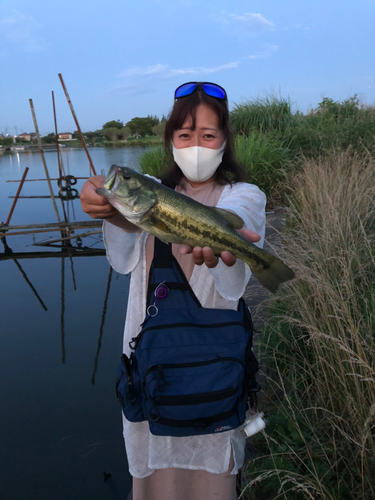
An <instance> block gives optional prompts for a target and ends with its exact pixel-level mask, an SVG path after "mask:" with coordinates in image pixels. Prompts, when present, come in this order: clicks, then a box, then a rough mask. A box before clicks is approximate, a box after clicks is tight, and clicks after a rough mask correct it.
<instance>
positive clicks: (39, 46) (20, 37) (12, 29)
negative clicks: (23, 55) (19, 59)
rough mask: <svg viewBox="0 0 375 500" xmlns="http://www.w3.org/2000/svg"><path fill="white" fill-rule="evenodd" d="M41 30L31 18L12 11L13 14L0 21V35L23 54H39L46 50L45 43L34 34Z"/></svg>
mask: <svg viewBox="0 0 375 500" xmlns="http://www.w3.org/2000/svg"><path fill="white" fill-rule="evenodd" d="M40 28H41V25H40V24H38V23H37V22H36V21H35V20H34V19H33V18H32V17H31V16H25V15H24V14H22V13H21V12H18V11H13V14H12V15H11V16H8V17H4V18H2V19H0V35H1V34H2V35H4V36H5V39H6V40H8V41H9V42H11V43H13V44H15V45H19V46H21V47H22V49H23V50H24V51H25V52H40V51H41V50H44V49H45V48H46V43H45V41H44V40H43V39H42V38H41V37H39V36H38V35H37V34H36V31H37V30H38V29H40Z"/></svg>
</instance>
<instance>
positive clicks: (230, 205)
mask: <svg viewBox="0 0 375 500" xmlns="http://www.w3.org/2000/svg"><path fill="white" fill-rule="evenodd" d="M217 207H218V208H223V209H225V210H230V211H232V212H234V213H236V214H237V215H238V216H239V217H241V219H242V220H243V221H244V225H245V227H246V228H247V229H251V230H252V231H255V232H256V233H258V234H259V235H260V237H261V239H260V241H259V242H257V243H255V245H257V246H258V247H260V248H263V244H264V235H265V230H266V212H265V207H266V196H265V194H264V193H263V191H261V190H260V189H259V188H258V187H257V186H255V185H254V184H247V183H244V182H240V183H238V184H234V185H233V186H232V187H231V186H226V187H225V188H224V190H223V193H222V195H221V197H220V200H219V202H218V204H217ZM209 271H210V274H211V276H212V277H213V279H214V280H215V286H216V289H217V291H218V292H219V293H220V295H221V296H222V297H223V298H225V299H227V300H238V299H239V298H240V297H242V295H243V293H244V291H245V288H246V285H247V283H248V281H249V279H250V276H251V271H250V268H249V266H248V265H247V264H245V263H244V262H243V261H241V260H240V259H237V261H236V263H235V265H234V266H232V267H228V266H226V265H225V264H224V263H223V261H222V260H219V263H218V265H217V266H216V267H215V268H213V269H209Z"/></svg>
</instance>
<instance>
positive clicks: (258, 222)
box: [103, 182, 266, 478]
mask: <svg viewBox="0 0 375 500" xmlns="http://www.w3.org/2000/svg"><path fill="white" fill-rule="evenodd" d="M265 204H266V197H265V195H264V193H263V192H262V191H260V189H259V188H258V187H257V186H254V185H253V184H247V183H244V182H240V183H237V184H233V186H230V185H227V186H225V188H224V189H223V192H222V194H221V196H220V199H219V202H218V204H217V205H216V206H217V207H219V208H223V209H226V210H230V211H232V212H235V213H236V214H237V215H239V216H240V217H241V218H242V219H243V221H244V224H245V227H246V228H248V229H251V230H253V231H255V232H256V233H258V234H259V235H260V236H261V240H260V241H259V242H258V243H256V244H257V245H258V246H259V247H263V242H264V234H265V226H266V216H265ZM103 233H104V244H105V247H106V250H107V258H108V261H109V263H110V264H111V266H112V267H113V269H114V270H115V271H117V272H119V273H121V274H128V273H130V272H131V273H132V275H131V280H130V288H129V299H128V308H127V314H126V321H125V330H124V344H123V352H124V353H126V354H127V355H129V354H130V352H131V349H130V347H129V342H130V341H131V339H132V338H133V337H135V336H136V335H138V333H139V331H140V324H141V323H142V321H143V319H144V316H145V310H144V307H145V304H146V293H147V289H146V257H145V243H146V239H147V236H148V233H146V232H145V231H141V230H139V231H137V232H136V233H126V232H125V231H123V230H122V229H120V228H118V227H116V226H114V225H112V224H110V222H108V221H104V224H103ZM250 276H251V271H250V268H249V266H248V265H247V264H245V263H244V262H242V261H241V260H239V259H237V261H236V264H235V265H234V266H232V267H227V266H226V265H225V264H224V263H223V262H222V261H221V260H219V264H218V265H217V266H216V267H215V268H214V269H208V268H207V267H206V266H205V265H204V264H203V265H202V266H195V268H194V271H193V274H192V276H191V279H190V286H191V287H192V289H193V291H194V293H195V294H196V296H197V297H198V300H199V301H200V303H201V304H202V306H203V307H209V308H223V309H236V308H237V305H238V299H239V298H240V297H241V296H242V295H243V293H244V291H245V287H246V285H247V283H248V281H249V279H250ZM142 305H144V307H143V306H142ZM123 424H124V439H125V447H126V453H127V457H128V463H129V471H130V474H131V475H132V476H134V477H137V478H143V477H147V476H149V475H150V474H152V473H153V471H154V470H155V469H165V468H170V467H177V468H184V469H192V470H195V469H202V470H206V471H208V472H212V473H217V474H220V473H223V472H226V471H228V468H229V461H230V456H231V453H232V451H233V459H234V468H233V470H232V471H231V474H237V472H238V470H239V469H240V467H241V466H242V465H243V460H244V446H245V440H244V438H243V437H242V436H241V434H240V432H239V431H238V429H234V430H231V431H228V432H223V433H220V434H207V435H203V436H189V437H171V436H168V437H166V436H154V435H153V434H151V433H150V430H149V425H148V422H139V423H133V422H129V421H127V420H126V418H125V417H123Z"/></svg>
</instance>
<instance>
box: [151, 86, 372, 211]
mask: <svg viewBox="0 0 375 500" xmlns="http://www.w3.org/2000/svg"><path fill="white" fill-rule="evenodd" d="M231 124H232V129H233V132H234V137H235V144H234V145H235V153H236V156H237V159H238V161H239V163H240V164H241V165H242V166H243V167H244V168H245V170H246V173H247V180H248V182H251V183H254V184H257V185H258V186H259V187H260V188H261V189H262V190H263V191H264V192H265V193H266V195H267V196H271V197H274V196H275V197H276V199H277V200H279V202H280V201H281V202H282V201H284V200H285V196H286V195H287V194H288V193H289V192H290V189H293V186H292V183H291V180H292V179H293V176H294V174H295V171H296V170H298V169H299V168H300V165H301V162H302V158H304V157H307V158H315V159H319V157H320V156H321V155H322V154H323V155H324V154H325V151H330V150H332V149H335V150H346V151H348V154H350V152H353V153H354V152H355V154H356V155H357V156H358V155H359V156H362V157H364V156H366V155H368V154H370V155H373V156H375V108H374V107H373V106H365V105H362V104H361V103H360V102H359V100H358V99H357V97H356V96H353V97H351V98H349V99H346V100H344V101H342V102H336V101H333V100H332V99H329V98H324V99H323V100H322V102H321V103H320V104H319V106H318V107H317V108H316V109H315V110H311V111H310V112H309V113H305V114H304V113H301V112H299V111H297V112H293V110H292V105H291V102H290V101H289V100H288V99H284V98H282V97H278V96H272V95H271V96H268V97H266V98H264V99H261V98H257V99H254V100H252V101H248V102H244V103H242V104H240V105H237V106H235V107H234V109H233V110H232V112H231ZM349 148H350V149H349ZM160 161H161V157H160V155H159V156H154V157H152V156H149V157H148V158H145V159H144V161H143V169H144V170H143V171H144V173H148V174H151V175H155V173H156V172H159V171H160ZM165 161H166V160H165V158H163V159H162V162H164V163H165Z"/></svg>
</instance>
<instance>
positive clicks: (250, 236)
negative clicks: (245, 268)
mask: <svg viewBox="0 0 375 500" xmlns="http://www.w3.org/2000/svg"><path fill="white" fill-rule="evenodd" d="M237 233H240V234H241V235H242V236H244V237H245V238H246V239H247V240H249V241H251V242H252V243H256V242H257V241H259V240H260V236H259V234H258V233H256V232H255V231H251V229H246V227H243V228H242V229H237Z"/></svg>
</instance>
